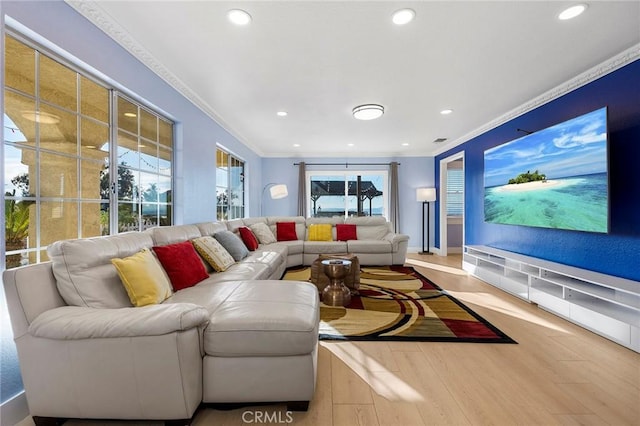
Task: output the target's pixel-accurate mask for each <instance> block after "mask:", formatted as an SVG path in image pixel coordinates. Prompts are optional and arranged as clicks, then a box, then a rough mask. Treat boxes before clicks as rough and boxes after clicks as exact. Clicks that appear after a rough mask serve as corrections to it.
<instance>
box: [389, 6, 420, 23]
mask: <svg viewBox="0 0 640 426" xmlns="http://www.w3.org/2000/svg"><path fill="white" fill-rule="evenodd" d="M415 17H416V12H414V11H413V10H412V9H400V10H398V11H396V12H395V13H394V14H393V17H392V18H391V20H392V21H393V23H394V24H396V25H405V24H408V23H409V22H411V21H413V18H415Z"/></svg>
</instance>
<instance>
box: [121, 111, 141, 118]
mask: <svg viewBox="0 0 640 426" xmlns="http://www.w3.org/2000/svg"><path fill="white" fill-rule="evenodd" d="M123 115H124V116H125V117H131V118H133V117H137V116H138V115H137V114H136V113H135V112H125V113H124V114H123Z"/></svg>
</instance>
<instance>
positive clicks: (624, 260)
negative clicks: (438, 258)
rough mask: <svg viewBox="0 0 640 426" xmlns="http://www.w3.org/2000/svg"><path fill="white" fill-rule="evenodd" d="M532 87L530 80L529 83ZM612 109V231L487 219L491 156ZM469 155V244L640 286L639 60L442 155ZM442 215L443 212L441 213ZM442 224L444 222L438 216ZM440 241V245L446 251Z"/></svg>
mask: <svg viewBox="0 0 640 426" xmlns="http://www.w3.org/2000/svg"><path fill="white" fill-rule="evenodd" d="M525 84H526V83H525ZM603 106H607V107H608V115H609V116H608V131H609V197H610V198H609V202H610V232H609V233H608V234H598V233H589V232H578V231H565V230H555V229H543V228H534V227H525V226H517V225H500V224H493V223H485V222H484V177H483V173H484V151H485V150H486V149H489V148H492V147H494V146H497V145H500V144H503V143H505V142H509V141H511V140H514V139H517V138H519V137H521V136H522V133H520V132H518V131H517V130H516V129H525V130H527V131H538V130H541V129H544V128H546V127H549V126H552V125H554V124H557V123H560V122H563V121H565V120H568V119H570V118H573V117H577V116H579V115H581V114H584V113H587V112H589V111H593V110H595V109H598V108H601V107H603ZM462 150H464V151H465V182H466V185H465V239H466V241H465V244H478V245H480V244H481V245H487V246H491V247H496V248H500V249H504V250H508V251H512V252H516V253H521V254H525V255H529V256H534V257H537V258H541V259H547V260H551V261H554V262H559V263H563V264H567V265H572V266H577V267H580V268H584V269H589V270H593V271H598V272H602V273H606V274H610V275H615V276H619V277H624V278H629V279H632V280H636V281H640V184H639V183H638V179H637V178H636V177H634V176H637V173H638V169H639V168H640V60H637V61H635V62H632V63H630V64H628V65H626V66H624V67H622V68H620V69H618V70H616V71H614V72H612V73H610V74H607V75H605V76H603V77H601V78H599V79H597V80H595V81H593V82H591V83H589V84H587V85H585V86H582V87H580V88H578V89H576V90H574V91H572V92H570V93H567V94H565V95H563V96H561V97H560V98H558V99H555V100H553V101H551V102H549V103H547V104H545V105H542V106H540V107H538V108H536V109H534V110H532V111H530V112H528V113H526V114H523V115H522V116H520V117H517V118H515V119H513V120H511V121H509V122H507V123H505V124H503V125H501V126H499V127H496V128H495V129H492V130H490V131H488V132H486V133H484V134H482V135H480V136H477V137H475V138H473V139H471V140H470V141H468V142H466V143H464V144H462V145H460V146H458V147H456V148H454V149H452V150H450V151H448V152H445V153H443V154H441V155H438V156H437V157H436V161H435V165H436V176H438V174H439V162H440V160H442V159H444V158H446V157H449V156H450V155H452V154H454V153H456V152H459V151H462ZM436 211H438V210H437V209H436ZM436 220H437V221H439V218H437V219H436ZM439 244H440V242H439V241H436V246H438V247H439Z"/></svg>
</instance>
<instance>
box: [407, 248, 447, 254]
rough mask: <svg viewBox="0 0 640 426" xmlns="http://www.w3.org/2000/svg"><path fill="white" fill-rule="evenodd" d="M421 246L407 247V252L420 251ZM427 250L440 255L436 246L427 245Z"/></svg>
mask: <svg viewBox="0 0 640 426" xmlns="http://www.w3.org/2000/svg"><path fill="white" fill-rule="evenodd" d="M421 252H422V247H407V253H421ZM429 252H430V253H432V254H437V255H438V256H440V249H439V248H437V247H429Z"/></svg>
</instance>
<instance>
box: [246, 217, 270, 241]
mask: <svg viewBox="0 0 640 426" xmlns="http://www.w3.org/2000/svg"><path fill="white" fill-rule="evenodd" d="M249 229H251V231H253V233H254V234H255V235H256V237H257V238H258V241H260V244H273V243H275V242H277V240H276V236H275V235H273V232H271V229H269V226H268V225H267V224H266V223H262V222H258V223H254V224H253V225H250V226H249Z"/></svg>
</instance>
